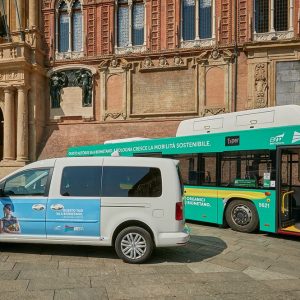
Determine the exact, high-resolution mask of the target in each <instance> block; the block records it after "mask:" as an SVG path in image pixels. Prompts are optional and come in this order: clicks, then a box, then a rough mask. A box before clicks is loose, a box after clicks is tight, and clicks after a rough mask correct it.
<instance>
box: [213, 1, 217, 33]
mask: <svg viewBox="0 0 300 300" xmlns="http://www.w3.org/2000/svg"><path fill="white" fill-rule="evenodd" d="M212 14H213V18H212V19H213V21H212V22H213V23H212V38H213V39H215V38H216V0H213V1H212Z"/></svg>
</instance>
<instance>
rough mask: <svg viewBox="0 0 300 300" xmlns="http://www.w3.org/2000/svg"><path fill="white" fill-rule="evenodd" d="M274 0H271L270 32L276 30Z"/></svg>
mask: <svg viewBox="0 0 300 300" xmlns="http://www.w3.org/2000/svg"><path fill="white" fill-rule="evenodd" d="M274 9H275V8H274V0H271V15H270V17H271V24H270V25H271V26H270V32H275V27H274V26H275V22H274Z"/></svg>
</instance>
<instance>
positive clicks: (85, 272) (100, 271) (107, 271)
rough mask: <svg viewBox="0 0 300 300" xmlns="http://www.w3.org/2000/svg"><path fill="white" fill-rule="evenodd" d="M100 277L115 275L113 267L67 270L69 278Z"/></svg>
mask: <svg viewBox="0 0 300 300" xmlns="http://www.w3.org/2000/svg"><path fill="white" fill-rule="evenodd" d="M100 275H112V276H115V275H117V272H116V270H115V268H114V267H113V266H111V267H108V266H100V267H97V268H85V269H84V268H77V269H69V276H70V277H80V276H100Z"/></svg>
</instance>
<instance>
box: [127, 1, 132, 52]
mask: <svg viewBox="0 0 300 300" xmlns="http://www.w3.org/2000/svg"><path fill="white" fill-rule="evenodd" d="M132 6H133V3H132V0H129V1H128V13H129V20H128V22H129V36H128V40H129V41H128V46H129V47H132V27H133V24H132V9H133V7H132Z"/></svg>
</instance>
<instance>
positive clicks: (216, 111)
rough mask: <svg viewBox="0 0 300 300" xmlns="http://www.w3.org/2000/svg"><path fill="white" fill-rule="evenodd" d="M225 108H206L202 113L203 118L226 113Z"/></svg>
mask: <svg viewBox="0 0 300 300" xmlns="http://www.w3.org/2000/svg"><path fill="white" fill-rule="evenodd" d="M226 112H227V111H226V108H225V107H214V108H204V110H203V111H202V113H201V117H205V116H215V115H218V114H221V113H226Z"/></svg>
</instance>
